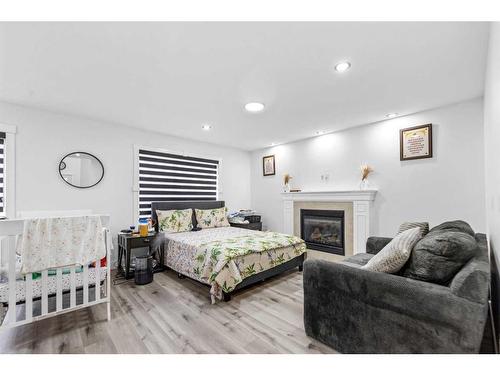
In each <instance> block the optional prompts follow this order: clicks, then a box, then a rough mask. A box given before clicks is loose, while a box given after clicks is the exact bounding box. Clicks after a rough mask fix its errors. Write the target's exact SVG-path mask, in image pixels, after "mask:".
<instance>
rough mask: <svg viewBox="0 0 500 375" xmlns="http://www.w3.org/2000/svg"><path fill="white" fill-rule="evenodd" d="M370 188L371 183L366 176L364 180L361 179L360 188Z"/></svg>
mask: <svg viewBox="0 0 500 375" xmlns="http://www.w3.org/2000/svg"><path fill="white" fill-rule="evenodd" d="M369 189H370V183H369V182H368V179H367V178H365V179H364V180H361V181H360V183H359V190H369Z"/></svg>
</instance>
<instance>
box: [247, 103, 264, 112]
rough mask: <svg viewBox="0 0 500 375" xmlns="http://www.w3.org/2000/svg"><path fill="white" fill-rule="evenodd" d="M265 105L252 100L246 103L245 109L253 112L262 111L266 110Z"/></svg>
mask: <svg viewBox="0 0 500 375" xmlns="http://www.w3.org/2000/svg"><path fill="white" fill-rule="evenodd" d="M264 107H265V106H264V104H262V103H258V102H252V103H247V104H245V109H246V110H247V111H248V112H253V113H256V112H262V111H263V110H264Z"/></svg>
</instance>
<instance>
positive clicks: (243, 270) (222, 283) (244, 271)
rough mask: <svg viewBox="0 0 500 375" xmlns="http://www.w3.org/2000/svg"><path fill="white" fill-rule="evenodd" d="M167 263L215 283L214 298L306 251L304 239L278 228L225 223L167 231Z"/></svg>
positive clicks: (206, 281) (212, 284)
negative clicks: (195, 229)
mask: <svg viewBox="0 0 500 375" xmlns="http://www.w3.org/2000/svg"><path fill="white" fill-rule="evenodd" d="M165 238H166V239H167V240H168V242H167V245H166V246H167V248H166V249H167V251H166V253H167V266H169V267H170V268H172V269H174V270H176V271H177V272H179V273H182V274H184V275H186V276H189V277H191V278H193V279H195V280H198V281H201V282H203V283H205V284H209V285H211V290H210V293H211V295H212V301H214V300H215V298H218V299H220V298H221V297H222V291H224V292H231V291H232V290H233V289H234V288H235V287H236V285H238V284H239V283H240V282H241V281H243V280H244V279H245V278H247V277H249V276H252V275H254V274H256V273H259V272H262V271H265V270H267V269H270V268H273V267H275V266H277V265H279V264H281V263H284V262H287V261H289V260H291V259H293V258H295V257H298V256H300V255H302V254H303V253H304V252H305V251H306V245H305V243H304V241H303V240H302V239H300V238H298V237H295V236H289V235H286V234H281V233H276V232H259V231H251V230H247V229H243V228H235V227H222V228H210V229H203V230H201V231H198V232H182V233H168V234H165Z"/></svg>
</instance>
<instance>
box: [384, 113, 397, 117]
mask: <svg viewBox="0 0 500 375" xmlns="http://www.w3.org/2000/svg"><path fill="white" fill-rule="evenodd" d="M397 115H398V114H397V113H388V114H386V115H385V117H387V118H394V117H396V116H397Z"/></svg>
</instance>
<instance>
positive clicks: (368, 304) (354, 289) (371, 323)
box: [304, 233, 490, 353]
mask: <svg viewBox="0 0 500 375" xmlns="http://www.w3.org/2000/svg"><path fill="white" fill-rule="evenodd" d="M453 235H454V234H453V233H450V236H453ZM457 236H458V235H457ZM473 238H474V239H475V241H476V242H477V247H476V248H475V253H474V256H473V257H472V258H471V259H470V260H468V261H467V262H466V263H465V265H464V266H462V267H461V268H460V269H459V270H458V272H457V273H456V274H455V276H454V277H453V278H452V279H451V280H450V281H449V282H447V283H446V284H445V285H439V284H435V283H431V282H427V281H422V280H416V279H414V278H408V277H405V276H403V275H405V272H403V271H402V272H400V273H399V274H387V273H381V272H373V271H368V270H364V269H361V268H360V267H361V266H362V265H364V264H366V263H367V262H368V260H369V259H370V258H371V257H373V256H374V254H376V253H377V252H378V251H380V250H381V249H382V248H383V247H384V246H385V245H386V244H387V243H388V242H389V241H390V240H391V239H390V238H380V237H371V238H369V239H368V242H367V246H366V247H367V253H362V254H357V255H354V256H352V257H350V258H347V259H345V260H344V261H343V262H340V263H333V262H328V261H324V260H307V261H306V262H305V263H304V323H305V330H306V333H307V335H308V336H310V337H313V338H315V339H317V340H319V341H321V342H323V343H325V344H327V345H329V346H331V347H333V348H334V349H336V350H337V351H339V352H341V353H478V352H479V349H480V345H481V339H482V335H483V330H484V326H485V323H486V319H487V311H488V287H489V280H490V271H489V263H488V250H487V242H486V236H485V235H484V234H475V235H474V237H473Z"/></svg>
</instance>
